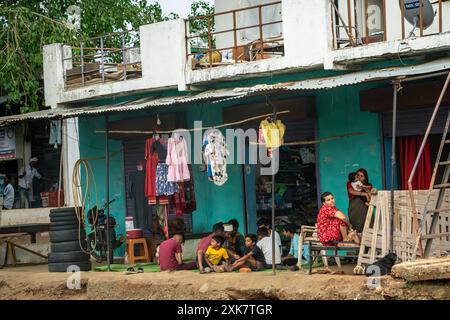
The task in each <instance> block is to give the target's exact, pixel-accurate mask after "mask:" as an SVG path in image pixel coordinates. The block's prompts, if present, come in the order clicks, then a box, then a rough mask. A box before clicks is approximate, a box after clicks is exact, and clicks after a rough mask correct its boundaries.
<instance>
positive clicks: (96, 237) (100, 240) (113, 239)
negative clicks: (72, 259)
mask: <svg viewBox="0 0 450 320" xmlns="http://www.w3.org/2000/svg"><path fill="white" fill-rule="evenodd" d="M114 201H115V199H113V200H111V201H110V202H109V203H105V204H104V205H103V207H102V208H100V209H97V206H95V207H93V208H92V209H90V210H89V211H88V222H89V225H90V227H91V230H92V231H91V232H90V233H89V234H88V235H87V245H88V250H89V251H90V252H91V256H92V257H93V258H94V259H95V260H97V262H103V261H106V260H107V259H108V258H107V257H108V256H107V254H109V258H110V260H109V261H110V262H113V261H114V250H115V249H117V248H119V247H120V246H121V245H122V244H123V243H124V241H125V237H124V236H122V235H119V237H117V235H116V230H115V229H116V228H117V226H118V225H117V223H116V219H115V218H114V217H113V216H111V215H110V216H109V220H108V217H107V215H106V214H105V210H106V207H107V206H108V205H110V204H111V203H113V202H114ZM107 232H108V233H109V242H110V245H109V252H108V245H107V244H108V242H107V240H108V237H107Z"/></svg>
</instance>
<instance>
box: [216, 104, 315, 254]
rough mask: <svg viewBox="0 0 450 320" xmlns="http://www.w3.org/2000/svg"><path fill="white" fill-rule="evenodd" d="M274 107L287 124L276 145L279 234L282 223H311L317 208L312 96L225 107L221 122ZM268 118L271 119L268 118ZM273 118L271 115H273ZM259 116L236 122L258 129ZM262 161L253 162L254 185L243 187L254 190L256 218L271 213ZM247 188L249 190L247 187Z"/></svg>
mask: <svg viewBox="0 0 450 320" xmlns="http://www.w3.org/2000/svg"><path fill="white" fill-rule="evenodd" d="M274 107H275V108H276V110H277V113H278V115H277V120H281V121H282V123H283V124H284V125H285V126H286V131H285V134H284V142H285V145H283V146H282V147H281V148H280V149H279V155H280V158H279V159H280V163H279V170H278V172H277V173H276V174H275V228H276V229H277V231H278V232H279V233H280V235H281V234H282V231H283V230H282V229H283V225H285V224H288V223H295V224H296V225H297V226H298V227H299V228H300V226H301V225H314V224H315V221H316V217H317V212H318V202H317V199H318V196H317V192H318V191H317V183H318V181H317V179H316V177H317V171H316V170H317V166H316V159H315V158H316V147H315V144H311V143H308V142H310V141H314V140H315V137H316V127H315V122H316V120H315V118H316V114H315V99H314V97H302V98H294V99H282V100H274V99H272V101H266V102H263V103H257V104H251V105H246V106H245V108H243V107H242V106H238V107H230V108H225V109H224V122H225V123H227V122H233V121H239V120H241V119H245V118H248V117H252V116H258V115H265V114H270V113H272V112H273V109H274ZM269 120H270V119H269ZM272 121H273V119H272ZM260 122H261V120H256V121H252V122H248V123H245V124H242V125H239V127H240V128H241V129H243V130H244V131H245V130H248V129H250V128H252V129H255V130H258V129H259V126H260ZM261 166H262V165H261V164H256V165H254V171H255V179H254V181H253V182H250V183H253V184H254V186H253V188H252V186H246V190H255V192H256V218H257V219H260V218H263V217H264V218H268V219H270V220H271V216H272V176H267V175H261V174H260V172H261V170H260V169H261ZM247 192H248V191H247ZM281 240H282V243H283V251H288V250H289V245H290V239H284V238H283V237H282V239H281Z"/></svg>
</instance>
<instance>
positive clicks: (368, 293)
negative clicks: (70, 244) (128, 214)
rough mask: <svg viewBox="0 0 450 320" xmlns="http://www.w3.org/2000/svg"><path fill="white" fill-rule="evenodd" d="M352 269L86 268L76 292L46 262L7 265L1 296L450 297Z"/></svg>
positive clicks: (0, 276)
mask: <svg viewBox="0 0 450 320" xmlns="http://www.w3.org/2000/svg"><path fill="white" fill-rule="evenodd" d="M352 268H353V266H351V265H347V266H344V272H345V274H344V275H337V274H336V275H332V274H313V275H307V274H305V273H302V272H298V271H297V272H293V271H278V272H277V275H276V276H273V275H272V274H271V273H270V272H259V273H256V272H255V273H250V274H246V273H227V274H203V275H202V274H199V273H194V272H192V271H178V272H158V273H150V272H149V273H143V274H132V275H125V274H123V273H117V272H109V273H107V272H82V273H81V288H80V289H79V290H71V289H68V288H67V284H66V283H67V279H68V274H66V273H49V272H48V271H47V265H39V266H26V267H7V268H4V269H0V299H2V300H10V299H50V300H52V299H58V300H61V299H68V300H79V299H91V300H95V299H98V300H105V299H133V300H134V299H164V300H167V299H196V300H197V299H201V300H204V299H206V300H208V299H221V300H227V299H262V300H264V299H274V300H276V299H281V300H290V299H307V300H322V299H336V300H346V299H351V300H361V299H370V300H380V299H450V282H449V281H438V282H424V283H414V284H410V283H406V282H405V281H402V280H398V279H393V278H391V277H390V276H387V277H383V278H382V281H381V287H379V288H377V289H369V288H368V287H367V278H366V277H364V276H355V275H353V274H352Z"/></svg>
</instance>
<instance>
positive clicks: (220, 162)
mask: <svg viewBox="0 0 450 320" xmlns="http://www.w3.org/2000/svg"><path fill="white" fill-rule="evenodd" d="M203 145H204V157H205V159H206V163H207V164H208V165H209V166H210V169H211V175H212V179H213V181H214V183H215V184H216V185H218V186H221V185H223V184H224V183H225V182H226V181H227V180H228V174H227V155H229V152H228V150H227V145H226V141H225V137H224V136H223V134H222V132H220V131H219V130H217V129H214V130H210V131H207V132H206V133H205V137H204V138H203ZM208 171H209V170H208Z"/></svg>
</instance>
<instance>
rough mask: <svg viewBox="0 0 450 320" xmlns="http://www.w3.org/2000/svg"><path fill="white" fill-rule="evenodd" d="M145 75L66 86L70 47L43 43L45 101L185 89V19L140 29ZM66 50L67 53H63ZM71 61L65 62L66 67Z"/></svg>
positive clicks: (49, 103) (55, 101)
mask: <svg viewBox="0 0 450 320" xmlns="http://www.w3.org/2000/svg"><path fill="white" fill-rule="evenodd" d="M140 43H141V60H142V78H139V79H131V80H126V81H116V82H108V83H104V84H95V85H89V86H86V87H81V88H76V89H72V90H65V89H64V70H65V68H64V67H63V57H64V58H67V57H70V55H71V51H70V47H67V46H65V47H64V50H63V46H62V45H61V44H52V45H47V46H44V86H45V104H46V105H47V106H51V107H52V108H55V107H56V106H57V105H58V104H62V103H67V102H74V101H81V100H84V99H89V98H93V97H102V96H110V95H113V94H117V93H133V92H136V91H144V90H155V89H163V88H167V87H177V88H179V89H180V90H184V68H185V67H184V65H185V62H186V48H185V34H184V21H183V20H181V19H179V20H172V21H165V22H160V23H156V24H151V25H145V26H141V28H140ZM63 51H64V53H63ZM68 67H70V64H67V65H66V68H68Z"/></svg>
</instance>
